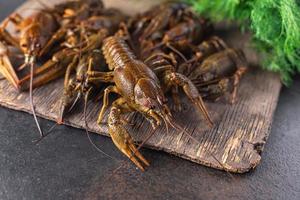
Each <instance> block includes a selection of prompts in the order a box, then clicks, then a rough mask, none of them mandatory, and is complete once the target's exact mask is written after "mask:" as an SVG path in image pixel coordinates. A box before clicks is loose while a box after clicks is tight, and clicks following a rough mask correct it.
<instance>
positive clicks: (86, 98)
mask: <svg viewBox="0 0 300 200" xmlns="http://www.w3.org/2000/svg"><path fill="white" fill-rule="evenodd" d="M90 91H91V89H89V90H88V91H87V93H86V95H85V98H84V108H83V116H84V123H85V133H86V135H87V137H88V139H89V142H90V143H91V144H92V146H93V147H94V148H95V149H96V150H97V151H98V152H100V153H102V154H103V155H105V156H106V157H109V158H111V159H112V160H114V161H117V162H119V160H118V159H117V158H115V157H113V156H111V155H109V154H107V153H105V152H104V151H103V150H102V149H100V148H99V147H98V146H97V145H96V144H95V143H94V142H93V140H92V138H91V136H90V132H89V126H88V122H87V119H86V110H87V100H88V97H89V94H90Z"/></svg>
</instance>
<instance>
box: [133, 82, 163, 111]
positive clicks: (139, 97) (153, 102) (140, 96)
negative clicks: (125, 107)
mask: <svg viewBox="0 0 300 200" xmlns="http://www.w3.org/2000/svg"><path fill="white" fill-rule="evenodd" d="M134 96H135V97H134V98H135V99H134V100H135V103H136V104H138V105H141V106H143V107H145V108H148V109H152V110H154V111H160V110H161V109H162V108H163V107H164V105H165V104H166V103H167V99H166V98H165V96H164V94H163V91H162V89H161V88H160V86H159V85H158V84H157V83H156V82H155V81H154V80H152V79H147V78H142V79H140V80H139V81H138V83H137V84H136V86H135V88H134Z"/></svg>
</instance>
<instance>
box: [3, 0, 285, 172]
mask: <svg viewBox="0 0 300 200" xmlns="http://www.w3.org/2000/svg"><path fill="white" fill-rule="evenodd" d="M40 1H43V2H45V3H46V4H47V5H49V6H50V3H51V4H54V3H57V2H59V1H58V0H56V1H51V2H50V1H46V0H40ZM104 2H105V4H106V5H107V6H109V7H117V8H120V9H122V10H123V11H124V12H125V13H130V14H132V13H136V12H141V11H144V10H146V9H148V8H149V7H151V6H153V5H154V4H157V3H159V2H160V0H155V1H137V0H129V1H123V0H105V1H104ZM38 6H40V5H39V3H37V2H34V1H28V2H27V3H25V4H24V5H23V6H22V7H21V8H19V9H18V12H19V13H21V14H22V15H26V14H28V13H30V12H31V11H32V10H34V9H32V8H33V7H38ZM28 7H30V8H31V9H27V8H28ZM217 32H218V34H219V35H220V36H221V37H223V38H225V40H226V41H227V42H228V43H229V44H230V45H231V46H233V47H239V48H242V49H243V50H244V51H245V53H246V56H247V58H248V60H249V62H250V63H251V66H256V65H257V63H258V58H257V57H258V56H257V55H256V54H255V52H254V51H253V50H251V48H250V44H249V42H248V39H249V34H241V33H240V32H239V31H238V29H235V28H232V27H231V26H229V25H226V24H221V25H219V26H218V28H217ZM62 86H63V80H62V79H60V80H57V81H54V82H52V83H50V84H47V85H45V86H43V87H40V88H38V89H36V90H34V102H35V105H36V111H37V114H38V115H39V116H41V117H43V118H46V119H50V120H55V119H56V117H57V113H58V102H59V98H60V96H61V95H62V91H63V90H62V89H63V88H62ZM280 88H281V82H280V79H279V77H278V75H276V74H274V73H270V72H265V71H262V70H259V69H258V68H256V67H251V69H250V71H249V73H248V74H247V75H246V76H245V77H244V78H243V79H242V81H241V83H240V87H239V92H238V93H239V94H238V101H237V103H236V104H234V105H230V104H228V103H227V102H226V101H225V100H223V101H219V102H216V103H212V102H207V106H208V109H209V111H210V113H211V115H212V118H213V121H214V122H215V126H214V127H213V128H212V129H210V128H208V127H207V125H206V123H205V121H204V120H203V119H202V117H201V116H199V115H198V114H197V113H195V109H194V107H192V106H190V103H189V101H187V100H186V99H184V103H185V105H186V109H185V110H184V111H183V112H181V113H176V114H175V118H176V121H177V122H178V123H179V124H181V125H182V126H184V127H186V129H187V130H188V131H190V132H191V133H192V134H193V137H195V138H196V139H197V140H198V141H199V143H197V142H194V141H193V140H191V139H190V138H189V137H187V136H186V135H184V134H183V133H179V132H177V131H171V132H169V133H167V132H166V130H165V128H161V129H160V130H158V131H157V132H156V134H155V135H154V136H153V137H152V138H151V139H150V140H149V141H148V142H147V143H146V147H149V148H152V149H156V150H162V151H165V152H168V153H171V154H174V155H176V156H179V157H182V158H184V159H188V160H191V161H193V162H196V163H199V164H203V165H206V166H210V167H213V168H217V169H223V170H224V169H225V170H227V171H230V172H236V173H243V172H247V171H249V170H250V169H253V168H255V167H256V166H257V165H258V164H259V162H260V160H261V153H262V151H263V148H264V145H265V143H266V141H267V138H268V136H269V134H270V129H271V123H272V118H273V114H274V111H275V108H276V105H277V101H278V96H279V93H280ZM183 98H184V97H183ZM28 102H29V95H28V93H27V92H22V93H20V92H18V91H16V90H15V89H14V88H13V87H12V86H11V85H10V84H9V83H8V82H7V81H6V80H1V81H0V104H1V105H2V106H5V107H8V108H11V109H15V110H20V111H25V112H30V106H29V103H28ZM100 108H101V102H92V101H90V102H89V104H88V112H87V118H88V121H89V128H90V130H91V131H92V132H95V133H98V134H101V135H107V126H105V125H103V126H101V127H99V126H97V124H96V118H97V115H98V113H99V110H100ZM82 111H83V110H82V107H80V108H77V110H75V111H74V112H73V114H72V115H71V116H69V117H67V118H66V121H65V123H66V124H67V125H70V126H73V127H77V128H85V125H84V121H83V112H82ZM132 120H133V122H134V124H135V125H134V126H132V127H128V130H129V131H130V133H132V136H133V137H134V138H135V140H137V141H142V140H143V139H144V138H145V137H146V136H147V135H148V133H149V131H150V130H151V128H150V126H149V124H148V123H147V122H146V121H145V120H144V119H143V118H142V117H140V116H137V117H134V118H133V119H132ZM99 139H101V138H99ZM112 148H115V147H113V146H112Z"/></svg>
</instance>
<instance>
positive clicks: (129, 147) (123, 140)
mask: <svg viewBox="0 0 300 200" xmlns="http://www.w3.org/2000/svg"><path fill="white" fill-rule="evenodd" d="M120 115H121V110H120V109H118V108H117V107H112V108H111V111H110V114H109V117H108V127H109V134H110V136H111V138H112V140H113V142H114V144H115V145H116V147H117V148H118V149H119V150H120V151H121V152H122V153H123V154H125V155H126V156H127V157H128V158H129V159H130V160H131V161H132V162H133V163H134V164H135V165H136V166H137V167H138V168H139V169H140V170H142V171H145V168H144V166H149V165H150V164H149V162H148V161H147V160H146V159H145V158H144V156H143V155H142V154H141V153H140V152H139V148H137V147H136V146H135V144H134V141H133V139H132V137H131V136H130V134H129V133H128V132H127V130H126V129H125V128H124V127H123V123H122V120H121V119H120Z"/></svg>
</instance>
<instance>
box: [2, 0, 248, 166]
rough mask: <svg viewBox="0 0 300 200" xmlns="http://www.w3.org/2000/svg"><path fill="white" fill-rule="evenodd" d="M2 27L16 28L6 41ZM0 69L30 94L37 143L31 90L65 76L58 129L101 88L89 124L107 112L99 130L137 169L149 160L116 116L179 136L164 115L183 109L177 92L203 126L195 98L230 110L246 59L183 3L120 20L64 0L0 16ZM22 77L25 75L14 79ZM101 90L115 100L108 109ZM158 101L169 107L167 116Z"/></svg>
mask: <svg viewBox="0 0 300 200" xmlns="http://www.w3.org/2000/svg"><path fill="white" fill-rule="evenodd" d="M10 23H12V24H13V25H14V26H15V29H16V34H14V35H13V34H11V33H10V32H9V31H8V30H7V28H6V27H7V26H8V24H10ZM11 47H14V49H15V50H14V51H11V50H10V49H11ZM11 58H14V59H17V58H18V59H19V58H21V59H22V60H23V64H21V65H20V66H19V67H13V65H12V63H11V62H10V61H11ZM0 69H1V70H0V72H1V73H2V75H3V76H4V77H5V78H6V79H7V80H8V81H9V82H10V83H11V84H12V85H13V86H14V87H16V88H17V89H20V90H29V93H30V101H31V108H32V112H33V114H34V117H35V121H36V124H37V126H38V129H39V132H40V135H41V137H44V133H43V131H42V130H41V128H40V126H39V123H38V121H37V119H36V116H35V111H34V105H33V97H32V90H33V88H36V87H39V86H41V85H44V84H46V83H48V82H50V81H52V80H54V79H57V78H59V77H61V76H64V85H63V87H64V90H63V94H62V96H61V99H60V109H59V111H58V117H57V122H58V123H62V122H63V120H64V118H65V117H66V116H67V114H68V113H69V112H70V111H71V110H72V109H73V108H74V107H75V106H76V104H77V103H78V102H79V100H81V99H82V100H84V101H85V102H86V101H88V100H90V99H91V98H92V95H91V94H93V93H95V92H98V91H102V94H101V95H102V96H103V106H102V109H101V111H100V113H99V117H98V119H97V123H98V124H99V125H101V123H103V118H104V114H105V112H106V110H107V109H108V108H109V114H108V119H107V124H108V130H109V134H110V136H111V138H112V140H113V142H114V144H115V145H116V146H117V148H119V150H120V151H121V152H122V153H124V154H125V155H126V156H127V157H128V158H129V159H130V160H131V161H133V162H134V164H135V165H136V166H137V167H139V168H140V169H141V170H144V167H145V166H149V162H148V161H147V160H146V159H145V158H144V157H143V155H142V154H141V153H140V152H139V149H140V147H141V145H140V146H138V147H137V146H136V145H135V142H134V140H133V138H132V137H131V136H130V134H129V132H128V131H127V130H126V129H125V125H126V124H128V121H127V120H126V118H125V117H124V115H125V114H128V113H132V112H137V113H140V114H142V115H143V116H144V117H145V118H146V119H147V121H149V122H150V124H151V126H152V128H153V133H154V131H155V130H156V129H157V128H158V127H160V126H161V125H162V124H165V126H166V128H167V130H168V127H169V126H170V127H172V128H175V129H176V130H179V131H183V132H185V133H186V134H188V132H187V131H185V130H184V129H183V128H182V127H181V126H180V125H178V124H177V123H176V122H175V120H174V118H173V116H172V111H173V110H175V111H179V112H180V111H181V110H182V103H181V100H180V95H179V91H183V92H184V94H185V95H186V96H187V97H188V99H189V100H190V101H191V102H192V104H193V105H194V106H195V108H196V109H197V110H198V112H199V113H201V114H202V115H203V117H204V119H205V120H206V121H207V124H208V125H209V126H211V127H212V126H213V121H212V120H211V117H210V115H209V111H208V110H207V109H206V107H205V103H204V100H212V101H216V100H218V99H219V98H221V97H223V96H225V94H230V98H229V101H230V102H232V103H233V102H234V101H235V100H236V96H237V87H238V84H239V81H240V79H241V77H242V75H243V74H244V73H245V72H246V69H247V61H246V58H245V55H244V54H243V52H242V51H241V50H239V49H234V48H230V47H228V45H227V44H226V43H225V42H224V41H223V40H222V39H221V38H219V37H217V36H215V35H214V28H213V25H212V24H211V22H210V21H209V20H208V19H206V18H204V17H202V16H199V15H198V14H196V13H194V12H193V11H192V10H191V9H190V7H189V6H187V5H186V4H183V3H165V4H161V5H158V6H156V7H154V8H153V9H150V10H149V11H147V12H145V13H141V14H138V15H136V16H133V17H128V16H125V15H124V14H122V12H121V11H119V10H117V9H108V8H105V7H104V5H103V3H102V2H101V1H99V0H72V1H68V2H66V3H61V4H58V5H56V6H54V8H49V7H45V8H42V9H41V10H39V11H36V12H34V13H33V14H31V15H29V16H27V17H22V16H20V15H19V14H17V13H14V14H12V15H11V16H9V17H8V18H7V19H6V20H5V21H4V22H3V23H2V25H1V27H0ZM21 71H27V72H28V73H27V74H26V75H25V76H23V77H22V78H19V77H18V75H17V74H18V73H20V72H21ZM103 87H106V88H105V89H104V90H103ZM110 93H115V94H117V96H118V98H117V99H116V100H114V101H113V102H112V103H110V102H109V100H110V98H109V95H110ZM167 94H171V95H170V96H171V97H172V99H173V102H174V109H172V111H171V109H170V105H168V99H167ZM227 96H228V95H227ZM109 106H110V107H109ZM95 120H96V119H95Z"/></svg>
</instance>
